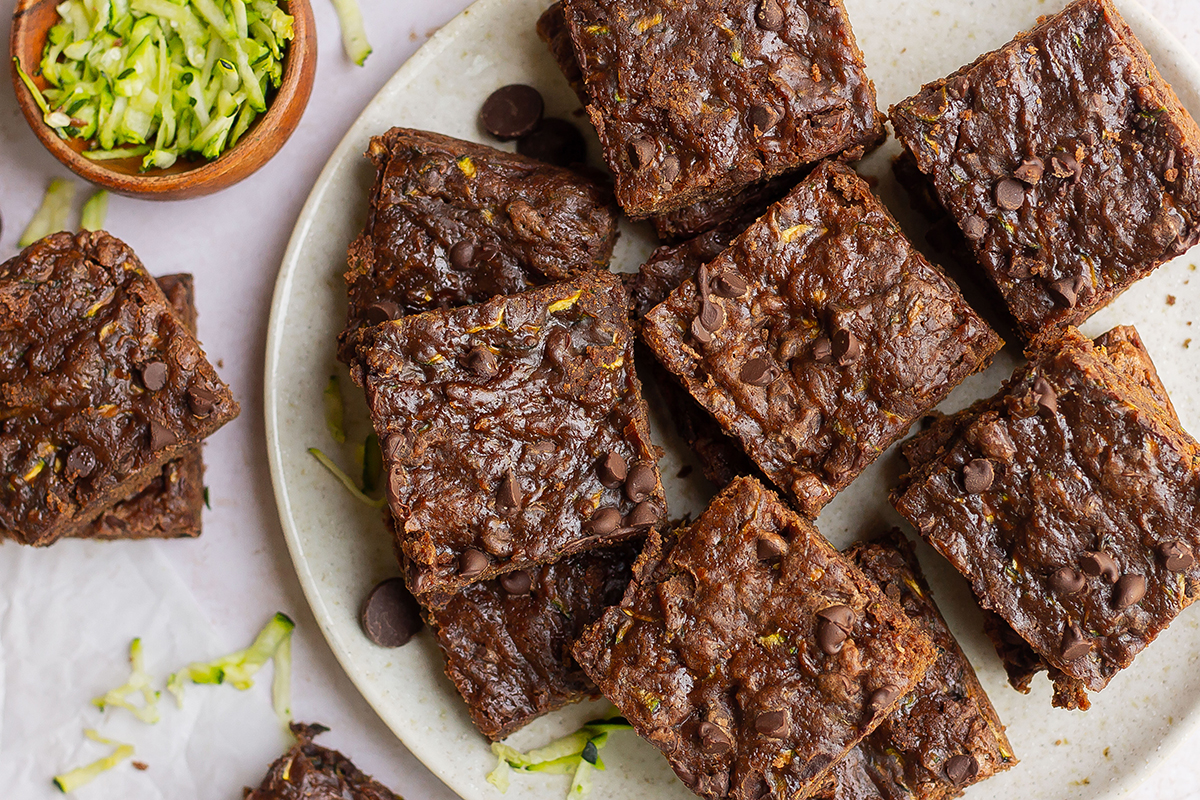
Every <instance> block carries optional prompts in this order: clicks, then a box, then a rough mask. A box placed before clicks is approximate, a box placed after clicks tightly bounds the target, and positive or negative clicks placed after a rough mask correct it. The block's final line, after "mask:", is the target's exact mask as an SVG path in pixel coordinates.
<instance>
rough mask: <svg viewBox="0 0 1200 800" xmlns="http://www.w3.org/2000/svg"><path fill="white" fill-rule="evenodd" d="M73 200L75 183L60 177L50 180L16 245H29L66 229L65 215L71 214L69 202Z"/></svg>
mask: <svg viewBox="0 0 1200 800" xmlns="http://www.w3.org/2000/svg"><path fill="white" fill-rule="evenodd" d="M73 202H75V184H74V183H73V182H71V181H68V180H63V179H62V178H55V179H54V180H52V181H50V188H48V189H46V194H45V196H44V197H43V198H42V205H41V207H40V208H38V210H37V213H35V214H34V215H33V219H31V220H30V221H29V225H28V227H26V228H25V232H24V233H22V234H21V239H20V241H18V242H17V246H18V247H29V245H31V244H33V243H34V242H36V241H38V240H40V239H45V238H46V237H47V236H49V235H50V234H52V233H58V232H59V231H65V230H66V229H67V217H68V216H70V214H71V204H72V203H73Z"/></svg>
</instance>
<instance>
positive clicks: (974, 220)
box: [962, 214, 988, 241]
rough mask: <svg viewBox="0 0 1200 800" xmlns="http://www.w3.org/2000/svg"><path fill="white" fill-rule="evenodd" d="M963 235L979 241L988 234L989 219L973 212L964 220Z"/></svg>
mask: <svg viewBox="0 0 1200 800" xmlns="http://www.w3.org/2000/svg"><path fill="white" fill-rule="evenodd" d="M962 229H963V235H964V236H966V237H967V238H968V239H974V240H975V241H979V240H980V239H982V238H983V237H984V236H986V235H987V229H988V224H987V220H985V219H984V218H983V217H980V216H978V215H976V214H972V215H971V216H969V217H967V218H966V219H964V220H963V225H962Z"/></svg>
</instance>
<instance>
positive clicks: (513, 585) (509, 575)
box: [500, 569, 533, 595]
mask: <svg viewBox="0 0 1200 800" xmlns="http://www.w3.org/2000/svg"><path fill="white" fill-rule="evenodd" d="M500 586H501V587H502V588H503V589H504V591H506V592H508V593H509V594H512V595H523V594H529V591H530V590H531V589H532V588H533V578H531V577H530V576H529V573H528V572H526V571H525V570H523V569H519V570H517V571H516V572H506V573H504V574H503V575H501V576H500Z"/></svg>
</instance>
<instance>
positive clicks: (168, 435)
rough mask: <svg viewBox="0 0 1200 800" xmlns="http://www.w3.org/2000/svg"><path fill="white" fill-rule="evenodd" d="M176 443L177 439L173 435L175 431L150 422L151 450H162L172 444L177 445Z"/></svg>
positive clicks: (155, 422)
mask: <svg viewBox="0 0 1200 800" xmlns="http://www.w3.org/2000/svg"><path fill="white" fill-rule="evenodd" d="M178 442H179V437H178V436H176V435H175V431H173V430H171V429H170V428H168V427H167V426H165V425H163V424H161V423H159V422H158V421H157V420H153V419H152V420H150V449H151V450H162V449H163V448H164V447H170V446H171V445H173V444H178Z"/></svg>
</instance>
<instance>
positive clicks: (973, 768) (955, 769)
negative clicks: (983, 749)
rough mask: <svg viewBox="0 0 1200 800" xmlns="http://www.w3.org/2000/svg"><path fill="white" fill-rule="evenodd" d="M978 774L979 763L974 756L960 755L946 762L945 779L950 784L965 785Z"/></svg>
mask: <svg viewBox="0 0 1200 800" xmlns="http://www.w3.org/2000/svg"><path fill="white" fill-rule="evenodd" d="M978 774H979V762H978V761H976V760H975V756H971V755H962V754H960V755H957V756H954V757H953V758H951V759H950V760H948V761H947V762H946V777H947V778H949V779H950V782H951V783H954V784H962V783H966V782H967V781H969V780H971V779H972V778H974V777H975V776H976V775H978Z"/></svg>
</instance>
